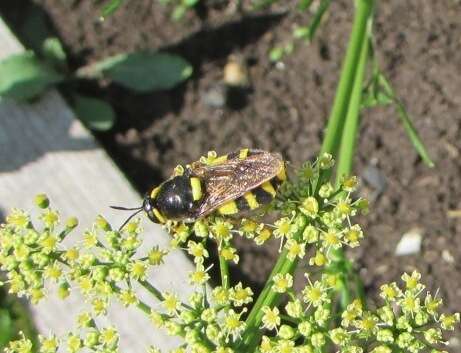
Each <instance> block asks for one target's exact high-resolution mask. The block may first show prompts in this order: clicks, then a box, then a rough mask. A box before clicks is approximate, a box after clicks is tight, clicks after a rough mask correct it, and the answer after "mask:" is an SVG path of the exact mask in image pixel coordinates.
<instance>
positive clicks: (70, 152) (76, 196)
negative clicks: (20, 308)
mask: <svg viewBox="0 0 461 353" xmlns="http://www.w3.org/2000/svg"><path fill="white" fill-rule="evenodd" d="M23 50H24V48H23V47H22V46H21V45H20V44H19V42H18V41H17V39H16V38H15V37H14V35H13V34H12V33H11V31H10V30H9V29H8V28H7V26H6V25H5V23H4V22H3V21H2V20H1V19H0V59H1V58H4V57H6V56H8V55H10V54H13V53H18V52H21V51H23ZM40 192H45V193H46V194H48V195H49V196H50V199H51V201H52V205H53V206H54V207H55V208H57V209H59V210H60V211H61V215H62V217H63V218H67V217H68V216H76V217H78V218H79V220H80V226H79V231H78V232H75V233H74V234H75V235H74V236H76V235H77V234H82V233H83V230H84V229H85V228H86V227H88V226H89V225H90V224H91V223H92V221H93V220H94V218H95V217H96V215H98V214H100V213H101V214H104V215H105V216H106V218H107V219H108V220H109V221H110V222H111V223H112V224H114V225H119V224H121V223H122V222H123V220H124V219H125V218H126V216H127V214H126V213H124V212H121V211H115V210H112V209H110V208H108V205H112V204H117V205H126V206H127V207H129V206H136V205H140V204H141V198H140V196H139V195H138V194H137V193H136V192H135V191H134V190H133V188H132V187H131V185H130V184H129V182H128V181H127V180H126V179H125V177H124V176H123V174H122V173H121V172H120V170H119V169H118V168H117V167H116V166H115V165H114V164H113V163H112V161H111V160H110V158H109V157H108V155H107V154H106V153H105V151H104V150H103V149H101V147H100V146H99V145H98V144H97V142H96V141H95V140H94V138H93V136H92V135H91V134H90V133H89V132H88V131H87V130H86V129H85V128H84V127H83V126H82V125H81V124H80V122H79V121H78V120H76V119H75V117H74V115H73V112H72V111H71V110H70V109H69V107H68V106H67V105H66V103H65V101H64V100H63V99H62V97H61V96H60V95H59V94H58V93H57V92H56V91H53V90H52V91H50V92H48V93H47V94H45V95H44V96H43V97H42V98H41V99H39V100H38V101H37V102H35V103H34V104H18V103H16V102H13V101H8V100H4V101H1V102H0V211H1V212H2V213H3V214H4V215H5V214H6V212H7V210H8V209H10V208H12V207H21V208H25V209H32V199H33V197H34V195H36V194H37V193H40ZM143 224H144V226H145V229H146V232H145V235H144V236H145V237H144V239H145V244H144V250H146V249H148V248H150V247H152V246H154V245H156V244H158V245H160V246H166V245H167V243H168V235H166V234H165V233H164V232H163V231H162V230H161V228H160V227H158V226H156V225H154V224H152V223H150V222H148V221H147V220H146V221H145V222H143ZM75 240H76V241H77V242H78V241H80V240H79V239H75ZM190 269H192V265H191V264H190V262H189V261H188V259H187V258H186V257H185V256H184V254H183V253H182V252H180V251H176V252H174V253H171V254H170V255H169V256H168V258H167V260H166V264H165V265H164V266H162V267H161V268H159V269H156V270H155V273H151V275H150V280H151V282H152V283H154V284H155V285H156V286H157V287H158V288H159V289H163V290H164V289H169V290H174V291H176V292H178V293H180V294H181V296H186V294H187V293H188V292H190V288H189V287H188V285H187V279H186V270H190ZM146 299H149V300H150V298H146ZM150 302H151V303H153V302H152V300H150ZM85 307H86V304H85V303H84V301H83V299H82V297H81V296H79V295H78V293H73V294H72V295H71V297H70V298H68V299H67V300H65V301H61V300H59V299H57V298H55V297H51V298H50V299H47V300H45V301H43V302H41V303H40V304H39V305H38V306H35V307H34V306H33V307H32V312H33V316H34V319H35V322H36V324H37V327H38V329H39V331H40V332H42V333H45V334H47V333H48V332H50V331H51V332H55V333H57V334H64V333H65V332H67V331H69V330H71V329H73V328H75V327H76V325H75V319H74V318H75V316H76V314H77V313H79V312H81V311H82V310H84V308H85ZM109 318H110V321H111V322H112V323H113V324H114V325H115V326H116V327H117V328H118V329H119V331H120V334H121V351H122V352H124V353H132V352H133V353H134V352H136V353H140V352H145V351H146V349H147V347H148V345H149V344H156V345H158V346H159V347H160V348H163V349H171V348H173V347H175V346H176V344H177V343H178V342H177V340H176V339H174V338H171V337H168V336H166V335H165V334H163V333H160V332H158V330H156V329H155V328H154V327H153V326H152V325H151V324H150V322H149V321H148V320H147V318H146V317H145V315H144V314H142V313H140V312H139V311H138V310H137V309H129V310H127V309H125V308H122V307H121V306H117V305H116V306H115V307H114V308H113V309H111V310H110V313H109Z"/></svg>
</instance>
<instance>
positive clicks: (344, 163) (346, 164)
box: [336, 21, 371, 185]
mask: <svg viewBox="0 0 461 353" xmlns="http://www.w3.org/2000/svg"><path fill="white" fill-rule="evenodd" d="M370 26H371V21H369V26H368V28H370ZM368 50H369V41H368V39H367V37H365V38H364V40H363V45H362V48H361V51H360V57H359V62H358V65H357V70H356V75H355V79H354V84H353V86H352V92H351V95H350V101H349V104H348V109H347V114H346V119H345V123H344V129H343V133H342V138H341V148H340V150H339V156H338V166H337V169H336V184H337V185H339V183H340V182H341V178H342V177H344V176H347V175H350V174H351V172H352V164H353V162H354V152H355V145H356V141H357V131H358V126H359V117H360V108H361V102H362V90H363V80H364V76H365V69H366V66H367V59H368Z"/></svg>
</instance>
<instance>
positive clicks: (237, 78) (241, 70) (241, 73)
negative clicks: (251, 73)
mask: <svg viewBox="0 0 461 353" xmlns="http://www.w3.org/2000/svg"><path fill="white" fill-rule="evenodd" d="M224 83H225V84H226V85H228V86H236V87H245V86H247V85H248V74H247V69H246V67H245V65H244V64H243V62H242V60H239V59H236V58H233V57H231V58H230V59H229V61H228V62H227V64H226V66H224Z"/></svg>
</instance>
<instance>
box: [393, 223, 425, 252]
mask: <svg viewBox="0 0 461 353" xmlns="http://www.w3.org/2000/svg"><path fill="white" fill-rule="evenodd" d="M421 232H422V231H421V229H419V228H413V229H410V230H409V231H408V232H407V233H405V234H404V235H403V236H402V238H401V239H400V241H399V243H398V244H397V247H396V249H395V255H397V256H404V255H412V254H417V253H419V252H420V250H421V241H422V235H421Z"/></svg>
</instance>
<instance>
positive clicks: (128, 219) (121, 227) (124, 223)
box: [118, 208, 143, 232]
mask: <svg viewBox="0 0 461 353" xmlns="http://www.w3.org/2000/svg"><path fill="white" fill-rule="evenodd" d="M142 210H143V209H142V208H139V209H138V210H137V211H136V212H135V213H133V214H132V215H131V216H129V217H128V218H127V219H126V221H125V222H123V224H122V225H121V226H120V228H119V229H118V231H119V232H120V231H121V230H122V229H123V227H125V226H126V224H127V223H128V222H129V221H130V220H131V219H132V218H133V217H134V216H136V215H137V214H138V213H139V212H142Z"/></svg>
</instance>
